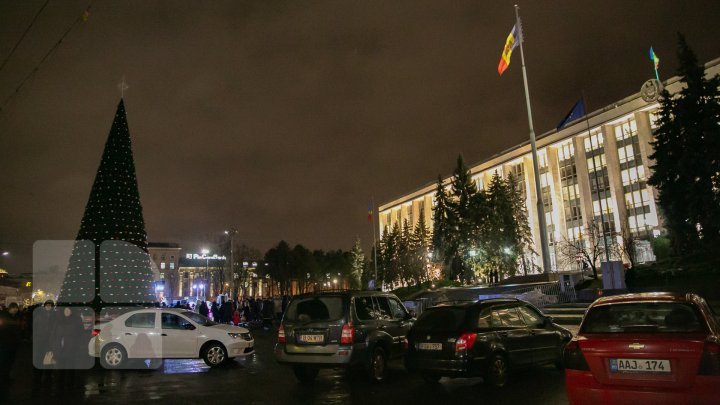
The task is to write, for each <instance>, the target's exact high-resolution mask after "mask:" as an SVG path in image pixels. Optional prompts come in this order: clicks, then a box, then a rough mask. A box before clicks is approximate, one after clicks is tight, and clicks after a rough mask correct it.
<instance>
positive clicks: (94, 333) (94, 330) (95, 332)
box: [86, 329, 100, 337]
mask: <svg viewBox="0 0 720 405" xmlns="http://www.w3.org/2000/svg"><path fill="white" fill-rule="evenodd" d="M99 334H100V329H93V331H92V335H93V337H95V336H97V335H99ZM86 336H87V335H86Z"/></svg>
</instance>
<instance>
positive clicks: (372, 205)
mask: <svg viewBox="0 0 720 405" xmlns="http://www.w3.org/2000/svg"><path fill="white" fill-rule="evenodd" d="M370 209H371V210H372V228H373V254H374V255H375V258H374V260H373V263H374V264H375V289H376V290H377V282H378V279H377V239H375V198H374V197H373V196H370Z"/></svg>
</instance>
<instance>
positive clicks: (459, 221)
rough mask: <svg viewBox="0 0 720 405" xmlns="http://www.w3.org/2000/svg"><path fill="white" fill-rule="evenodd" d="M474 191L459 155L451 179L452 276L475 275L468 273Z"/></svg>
mask: <svg viewBox="0 0 720 405" xmlns="http://www.w3.org/2000/svg"><path fill="white" fill-rule="evenodd" d="M476 194H477V187H476V186H475V183H474V182H473V181H472V177H471V175H470V169H469V168H468V167H467V165H466V164H465V161H464V160H463V157H462V155H459V156H458V158H457V165H456V167H455V172H454V173H453V179H452V194H451V198H450V199H449V204H448V210H449V213H450V215H449V221H448V222H449V225H450V229H449V236H450V237H449V241H450V243H449V244H448V245H449V246H448V248H449V250H448V252H447V254H448V256H451V257H453V258H454V259H453V261H452V266H451V279H456V278H458V279H460V280H463V281H472V280H473V279H474V274H473V273H472V272H470V273H468V272H467V270H468V266H467V263H466V261H467V258H468V257H469V253H470V252H471V251H472V250H473V249H474V245H475V241H474V240H472V235H473V221H472V218H474V216H475V215H474V212H473V209H474V207H473V202H474V201H475V195H476Z"/></svg>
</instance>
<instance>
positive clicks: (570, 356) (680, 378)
mask: <svg viewBox="0 0 720 405" xmlns="http://www.w3.org/2000/svg"><path fill="white" fill-rule="evenodd" d="M564 363H565V369H566V370H565V387H566V390H567V394H568V399H569V400H570V403H573V404H601V403H602V404H607V403H635V404H650V403H652V404H660V403H662V404H670V403H673V404H674V403H681V404H688V403H691V404H710V403H714V404H717V403H718V402H719V401H720V327H719V326H718V322H717V320H716V318H715V317H714V316H713V313H712V310H711V309H710V308H709V307H708V305H707V304H706V303H705V300H703V299H702V298H701V297H699V296H697V295H695V294H686V295H685V294H672V293H644V294H627V295H618V296H613V297H605V298H600V299H598V300H596V301H595V302H594V303H593V304H592V305H591V306H590V307H589V308H588V311H587V312H586V314H585V317H584V318H583V321H582V323H581V325H580V330H579V332H578V335H577V336H576V337H575V338H573V339H572V340H571V341H570V343H569V344H568V345H567V347H566V348H565V359H564Z"/></svg>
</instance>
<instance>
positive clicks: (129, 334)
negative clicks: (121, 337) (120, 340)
mask: <svg viewBox="0 0 720 405" xmlns="http://www.w3.org/2000/svg"><path fill="white" fill-rule="evenodd" d="M132 335H133V334H132V333H130V332H125V336H132Z"/></svg>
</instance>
